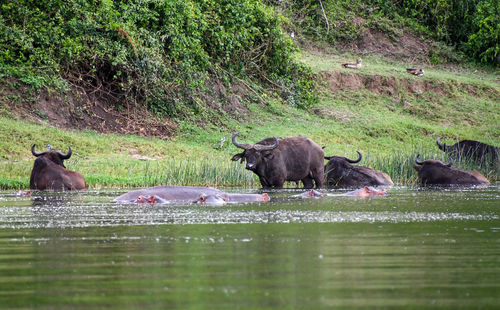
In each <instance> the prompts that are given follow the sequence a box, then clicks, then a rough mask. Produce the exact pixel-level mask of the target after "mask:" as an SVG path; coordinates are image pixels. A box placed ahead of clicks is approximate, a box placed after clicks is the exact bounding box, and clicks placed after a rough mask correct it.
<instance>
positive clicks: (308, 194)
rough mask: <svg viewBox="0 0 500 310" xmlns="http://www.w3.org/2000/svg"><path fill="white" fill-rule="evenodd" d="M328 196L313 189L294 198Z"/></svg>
mask: <svg viewBox="0 0 500 310" xmlns="http://www.w3.org/2000/svg"><path fill="white" fill-rule="evenodd" d="M325 196H326V194H324V193H320V192H318V191H317V190H314V189H311V190H310V191H307V192H303V193H301V194H298V195H294V197H302V198H317V197H325Z"/></svg>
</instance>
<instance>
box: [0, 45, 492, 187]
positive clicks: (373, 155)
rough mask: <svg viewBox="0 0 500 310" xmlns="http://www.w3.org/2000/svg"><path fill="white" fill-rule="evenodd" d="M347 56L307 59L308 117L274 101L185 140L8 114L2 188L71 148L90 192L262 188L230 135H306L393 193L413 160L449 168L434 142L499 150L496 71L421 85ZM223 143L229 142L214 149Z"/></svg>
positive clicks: (408, 177)
mask: <svg viewBox="0 0 500 310" xmlns="http://www.w3.org/2000/svg"><path fill="white" fill-rule="evenodd" d="M348 57H350V55H344V56H342V57H341V56H339V55H332V54H313V53H304V54H303V55H302V56H301V60H302V61H303V62H304V63H305V64H307V65H309V66H311V67H312V68H313V69H314V70H315V71H316V73H317V74H318V79H319V80H320V81H321V85H322V86H321V96H320V97H321V100H320V102H319V103H318V104H317V105H315V106H313V107H311V108H310V109H307V110H303V109H296V108H293V107H290V106H289V105H287V104H283V103H280V102H279V101H277V100H269V101H267V103H266V105H259V104H250V105H249V106H248V109H249V113H250V115H251V117H248V118H247V119H244V120H243V121H241V122H237V121H235V120H232V119H228V120H224V119H222V121H221V122H222V124H221V125H220V126H215V125H211V124H200V123H196V122H189V121H188V120H185V121H181V122H180V123H179V133H178V134H177V135H176V136H174V137H172V138H170V139H168V140H162V139H157V138H144V137H138V136H133V135H118V134H99V133H96V132H93V131H67V130H60V129H56V128H53V127H50V126H46V125H50V124H46V125H40V124H34V123H30V122H25V121H22V120H18V119H15V118H14V117H12V115H9V114H8V112H5V111H4V112H3V114H2V117H1V119H0V146H1V148H0V158H1V165H0V188H3V189H5V188H27V187H28V185H29V175H30V171H31V167H32V164H33V157H32V155H31V153H30V147H31V145H32V144H33V143H35V144H37V150H40V149H44V148H45V145H46V144H47V143H50V144H51V145H53V146H54V147H56V148H58V149H62V150H63V151H66V150H67V147H68V146H69V145H71V147H72V149H73V156H72V158H71V159H70V160H68V161H67V163H66V165H67V167H68V169H72V170H78V171H80V172H82V173H83V175H84V176H85V178H86V180H87V182H88V183H89V185H90V186H91V187H94V188H95V187H97V188H98V187H103V186H105V187H108V186H120V187H122V186H127V187H129V186H152V185H157V184H179V185H180V184H183V185H206V184H208V185H216V186H247V187H258V186H260V185H259V182H258V179H257V178H256V177H255V175H253V174H252V173H250V172H248V171H246V170H245V169H244V165H241V164H239V163H237V162H231V161H230V158H231V156H232V154H234V153H237V152H239V150H238V149H237V148H236V147H234V146H233V145H232V144H231V142H230V140H231V134H232V133H233V132H234V131H239V132H240V133H241V134H240V137H239V140H240V141H244V142H248V143H251V142H257V141H258V140H260V139H262V138H265V137H269V136H278V137H286V136H295V135H304V136H308V137H310V138H312V139H313V140H314V141H316V142H317V143H318V144H320V145H322V146H325V154H327V155H342V156H347V157H351V158H356V157H357V154H356V152H355V151H356V150H359V151H361V152H362V153H363V156H364V159H363V161H362V162H361V164H363V165H365V166H368V167H372V168H375V169H379V170H382V171H385V172H387V173H388V174H389V175H390V176H391V177H392V178H393V180H394V181H395V183H397V184H415V182H416V175H415V173H414V171H413V168H412V166H413V162H414V159H415V156H416V154H417V153H420V154H422V158H436V159H443V160H446V158H445V157H444V156H443V153H442V152H441V151H439V150H438V149H437V147H436V145H435V140H436V138H437V137H438V136H445V137H446V138H445V141H446V142H447V143H450V144H451V143H454V142H455V140H456V139H474V140H479V141H483V142H485V143H489V144H493V145H497V146H498V145H500V127H499V126H498V124H499V120H500V117H499V116H500V109H499V102H500V96H499V90H500V88H499V84H498V76H497V75H496V74H495V72H487V71H481V72H477V71H472V70H470V69H466V68H461V69H457V68H455V69H452V70H450V69H443V68H429V69H426V75H425V76H424V77H421V78H418V79H417V78H414V77H413V76H409V75H407V74H405V73H404V64H402V63H397V62H391V61H389V60H386V59H383V58H376V57H372V58H367V59H366V60H365V63H366V65H365V67H364V68H363V69H362V70H359V71H355V72H353V71H345V70H342V68H340V66H339V65H338V63H339V62H340V61H341V60H342V59H345V58H348ZM427 72H428V73H427ZM349 81H351V82H349ZM370 83H371V84H370ZM377 83H378V84H377ZM333 84H335V85H340V87H333V86H332V85H333ZM370 85H372V86H370ZM412 87H416V88H415V89H413V88H412ZM9 116H10V117H9ZM222 137H225V138H226V142H225V143H224V144H223V146H222V148H217V147H218V146H219V140H220V139H221V138H222ZM141 159H143V160H141ZM144 159H147V160H144ZM458 166H462V167H467V168H469V167H470V168H476V169H479V170H480V171H481V172H482V173H483V174H485V175H486V176H487V177H488V178H489V179H490V180H492V181H493V180H498V179H500V177H499V171H496V170H494V169H486V168H483V167H473V166H470V165H468V164H467V163H458Z"/></svg>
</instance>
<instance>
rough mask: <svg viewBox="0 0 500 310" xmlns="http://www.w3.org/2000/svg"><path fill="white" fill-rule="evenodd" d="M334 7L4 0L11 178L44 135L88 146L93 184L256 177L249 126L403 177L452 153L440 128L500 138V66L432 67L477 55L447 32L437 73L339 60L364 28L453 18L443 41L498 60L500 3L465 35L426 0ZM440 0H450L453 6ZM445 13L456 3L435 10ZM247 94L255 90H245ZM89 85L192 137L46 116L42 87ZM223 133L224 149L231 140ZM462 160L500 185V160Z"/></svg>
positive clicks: (97, 94)
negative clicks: (77, 124)
mask: <svg viewBox="0 0 500 310" xmlns="http://www.w3.org/2000/svg"><path fill="white" fill-rule="evenodd" d="M403 2H405V3H406V2H408V1H403ZM322 3H323V8H324V9H325V13H326V16H327V18H328V20H329V22H330V23H331V24H330V29H329V31H328V32H327V28H326V27H325V19H324V18H323V13H322V10H321V7H320V4H319V1H291V0H290V1H280V2H276V1H253V0H245V1H241V0H238V1H237V0H226V1H207V0H196V1H188V2H186V1H179V0H170V1H153V0H151V1H133V2H128V1H110V0H107V1H94V2H88V1H70V2H68V1H58V0H50V1H28V0H17V1H11V2H9V3H4V4H2V5H1V6H0V30H1V31H0V77H2V81H1V82H0V90H2V92H0V188H27V187H28V184H29V175H30V171H31V167H32V164H33V157H32V155H31V153H30V147H31V145H32V144H33V143H35V144H36V145H37V149H38V150H41V149H44V148H45V145H46V144H47V143H50V144H51V145H53V146H54V147H55V148H57V149H62V150H66V149H67V147H68V146H69V145H70V146H71V147H72V148H73V151H74V153H73V156H72V158H71V159H70V160H68V161H67V164H66V165H67V167H68V168H69V169H72V170H78V171H80V172H82V174H83V175H84V176H85V178H86V180H87V182H88V183H89V185H90V186H91V187H101V186H151V185H156V184H183V185H206V184H209V185H220V186H252V187H257V186H259V182H258V180H257V178H256V177H255V175H253V174H252V173H251V172H248V171H246V170H245V169H244V165H241V164H239V163H237V162H231V161H230V158H231V156H232V155H233V154H235V153H236V152H239V150H238V149H237V148H236V147H234V146H233V145H232V144H231V142H230V138H231V135H232V133H233V132H235V131H238V132H240V133H241V135H240V138H239V139H240V140H241V141H245V142H248V143H254V142H257V141H259V140H261V139H263V138H265V137H270V136H278V137H286V136H295V135H303V136H308V137H310V138H312V139H313V140H314V141H316V142H317V143H318V144H319V145H322V146H325V147H326V148H325V153H326V154H327V155H341V156H347V157H353V156H356V152H355V151H356V150H359V151H361V152H362V153H363V157H364V160H363V161H362V163H361V164H363V165H365V166H368V167H371V168H375V169H379V170H382V171H385V172H387V173H388V174H389V175H390V176H391V177H392V178H393V180H394V181H395V183H397V184H415V182H416V177H415V173H414V171H413V168H412V165H413V162H414V159H415V156H416V154H421V155H422V158H435V159H443V160H446V158H445V157H444V155H443V153H442V152H441V151H439V150H438V149H437V147H436V145H435V139H436V138H437V137H438V136H444V137H445V140H446V141H447V142H448V143H452V142H453V141H456V140H461V139H473V140H479V141H482V142H485V143H488V144H492V145H496V146H499V145H500V127H499V126H498V124H499V123H500V109H499V102H500V95H499V94H500V87H499V83H498V81H499V79H498V70H497V69H496V68H494V67H480V68H478V67H477V66H474V64H465V65H460V66H459V65H449V64H448V65H442V66H441V65H439V66H438V65H434V66H431V65H429V64H430V63H434V64H440V63H441V62H442V60H443V59H445V60H459V59H463V56H461V55H460V54H458V53H456V52H455V51H453V50H452V49H450V48H449V46H447V45H446V44H445V43H443V42H438V43H436V44H435V45H433V46H436V47H438V48H436V49H433V53H434V54H432V55H426V57H429V58H428V59H427V61H425V62H424V63H427V64H428V65H427V66H425V75H424V76H423V77H419V78H417V77H414V76H411V75H409V74H407V73H406V72H405V68H406V67H407V65H408V60H407V59H406V60H404V59H403V60H401V59H399V58H397V59H393V58H387V57H386V58H384V57H382V56H380V55H377V54H375V53H372V52H371V51H367V52H366V53H365V54H366V55H364V56H363V67H362V69H360V70H355V71H349V70H344V69H343V68H341V66H340V65H339V64H340V63H342V62H343V61H346V60H353V59H355V58H356V56H357V55H355V54H354V53H349V52H344V53H339V52H338V50H337V49H336V47H335V43H338V42H349V41H352V40H357V39H359V36H360V35H361V34H362V33H363V31H362V30H365V29H376V30H377V31H380V32H382V33H384V35H386V36H388V37H390V38H391V37H396V36H398V35H400V34H401V33H402V32H403V31H406V30H403V29H408V28H412V31H414V32H415V33H416V35H418V36H425V35H428V34H430V33H432V32H435V31H436V29H437V28H433V27H440V29H441V30H442V31H440V32H438V37H440V38H441V39H443V40H445V41H446V42H448V43H451V44H453V45H456V46H457V47H458V48H459V49H460V50H463V51H464V52H467V51H468V50H467V49H468V48H471V51H472V50H473V51H474V53H472V52H470V51H469V52H468V53H469V54H470V55H472V56H474V57H477V59H481V60H483V61H484V62H490V61H491V59H492V58H491V57H492V55H493V57H496V55H497V54H498V50H495V48H497V49H498V41H497V42H496V43H495V44H496V47H495V46H493V47H494V49H493V54H492V50H491V49H490V48H491V47H492V46H491V41H489V40H490V39H491V38H494V36H495V31H494V29H496V28H492V30H491V31H490V30H488V29H489V28H488V27H489V26H488V25H491V18H495V15H494V13H495V11H494V10H493V8H495V3H494V2H492V3H491V5H490V2H488V1H477V3H476V2H474V3H472V2H471V3H472V4H473V5H474V8H472V7H471V6H469V9H468V11H466V12H468V13H467V14H469V13H471V12H475V13H474V14H473V16H472V15H471V16H469V15H470V14H469V15H467V16H468V19H467V22H469V21H470V22H471V23H476V24H477V25H478V28H474V27H472V26H470V25H468V24H467V25H465V24H464V25H463V26H464V27H462V28H460V29H458V28H457V29H456V31H460V34H458V33H457V34H451V33H450V31H452V30H453V29H452V27H451V26H452V25H453V24H454V23H456V22H452V21H456V19H457V16H461V15H456V14H465V13H464V12H465V11H460V12H458V11H457V12H452V13H453V14H451V13H447V14H448V15H446V18H444V17H443V18H444V19H441V17H439V16H437V17H439V18H437V17H436V18H437V20H434V22H435V23H436V24H432V20H431V19H429V20H427V19H426V20H422V22H421V23H419V17H418V16H420V15H418V14H417V12H420V11H422V12H424V11H425V10H424V9H428V6H425V7H424V6H422V7H420V6H418V5H417V2H415V5H413V6H411V5H408V11H404V12H403V11H402V9H401V7H400V5H401V4H400V3H399V2H397V3H396V2H394V3H393V2H382V1H369V2H365V1H358V0H350V1H347V2H339V1H333V0H332V1H328V0H324V1H322ZM411 3H413V2H411ZM425 3H427V2H425ZM464 3H465V2H464ZM146 4H147V5H146ZM472 4H471V5H472ZM439 5H443V7H447V6H446V5H448V2H447V1H444V2H440V4H439ZM375 7H378V9H376V10H374V11H371V12H370V9H373V8H375ZM419 10H420V11H419ZM441 11H443V12H445V11H446V10H438V11H425V14H427V15H429V14H434V13H436V12H437V13H439V12H441ZM429 12H431V13H429ZM432 12H434V13H432ZM437 13H436V14H437ZM422 14H423V13H422ZM471 14H472V13H471ZM427 15H426V16H427ZM429 16H430V15H429ZM492 16H493V17H492ZM496 16H498V14H497V15H496ZM484 20H487V22H486V21H484ZM497 25H498V23H497ZM446 27H448V28H446ZM467 27H469V28H467ZM282 29H284V30H285V31H283V30H282ZM291 31H297V33H299V31H300V33H301V34H302V36H301V39H300V40H301V42H300V46H302V47H303V49H302V50H300V49H299V48H298V47H297V46H296V45H295V43H294V42H293V41H292V40H291V39H290V38H289V37H288V36H287V35H286V34H285V33H289V32H291ZM496 35H497V34H496ZM313 40H314V41H313ZM453 40H460V42H458V41H454V42H452V41H453ZM488 42H490V43H488ZM475 44H476V45H475ZM311 45H314V48H308V47H309V46H311ZM332 46H333V47H332ZM445 54H446V55H445ZM433 59H434V60H433ZM436 59H438V60H439V61H435V60H436ZM238 88H239V89H243V90H240V91H238V90H236V91H233V90H234V89H238ZM80 92H81V93H85V94H87V95H88V96H87V97H85V98H88V99H89V100H90V99H92V100H95V101H98V102H105V103H106V104H108V106H114V107H117V108H118V110H119V109H120V108H122V109H125V107H128V105H129V104H130V105H133V106H139V107H141V106H142V107H147V108H148V111H150V112H152V113H151V114H152V115H154V117H158V119H159V120H160V121H161V120H165V119H166V117H167V116H168V117H169V120H173V121H174V122H175V123H176V125H177V131H176V133H175V134H174V135H173V136H171V137H169V139H167V140H162V139H159V138H144V137H137V136H132V135H118V134H99V133H96V132H93V131H77V130H76V129H74V128H70V129H69V130H67V129H68V128H66V130H61V129H56V128H54V127H51V126H50V125H57V124H51V123H50V121H49V117H48V116H47V112H46V111H44V110H39V109H37V106H36V103H37V100H40V97H42V96H43V95H40V94H46V93H48V94H56V96H57V97H58V98H59V99H60V98H63V99H60V101H61V104H66V102H68V103H67V105H70V102H71V104H75V101H71V100H69V99H68V98H72V97H74V96H79V94H80ZM230 96H234V97H237V100H238V102H239V103H238V104H239V106H236V108H237V109H236V112H231V111H230V109H227V110H225V109H224V107H225V105H226V104H230V103H231V102H230V99H229V97H230ZM85 104H87V102H85ZM23 105H27V106H29V109H28V110H29V111H27V114H30V113H31V114H30V115H31V116H33V115H34V116H37V117H38V120H39V121H41V122H42V124H35V123H33V122H29V121H27V120H20V119H23V116H24V115H25V114H23V113H26V112H23V111H24V110H23V109H24V106H23ZM72 108H73V109H75V110H78V109H83V108H84V107H81V106H76V107H72ZM162 117H163V118H162ZM222 137H226V142H225V144H224V145H223V147H222V148H216V146H218V145H219V140H220V139H221V138H222ZM138 157H148V158H150V159H154V160H147V161H143V160H139V159H138ZM456 165H458V166H459V167H464V168H474V169H479V170H480V171H481V172H482V173H483V174H485V175H486V176H487V177H488V178H489V179H490V180H499V179H500V171H499V170H500V169H492V168H488V167H475V166H471V165H470V164H469V163H456Z"/></svg>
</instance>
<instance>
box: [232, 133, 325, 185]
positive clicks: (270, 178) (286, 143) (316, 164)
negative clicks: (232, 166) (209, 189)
mask: <svg viewBox="0 0 500 310" xmlns="http://www.w3.org/2000/svg"><path fill="white" fill-rule="evenodd" d="M237 135H238V133H235V134H234V135H233V138H232V140H233V144H234V145H235V146H236V147H239V148H240V149H243V150H244V151H243V152H242V153H239V154H236V155H234V156H233V157H232V159H231V160H233V161H236V160H240V161H241V162H243V161H244V160H246V162H247V164H246V169H248V170H250V171H253V172H254V173H255V174H256V175H258V176H259V180H260V184H261V185H262V187H264V188H269V187H275V188H282V187H283V184H284V183H285V181H302V183H303V184H304V187H305V188H313V187H314V183H316V188H320V187H322V186H323V177H324V168H323V156H324V153H323V149H322V148H321V147H320V146H319V145H317V144H316V143H314V142H313V141H312V140H311V139H309V138H306V137H290V138H282V139H278V138H276V137H273V138H266V139H264V140H262V141H259V142H257V143H256V144H243V143H238V142H237V141H236V136H237ZM313 180H314V183H313Z"/></svg>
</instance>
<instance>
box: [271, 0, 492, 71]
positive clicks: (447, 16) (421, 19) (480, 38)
mask: <svg viewBox="0 0 500 310" xmlns="http://www.w3.org/2000/svg"><path fill="white" fill-rule="evenodd" d="M266 2H267V3H268V4H272V5H275V6H276V7H279V8H280V9H281V10H282V11H283V12H284V14H285V15H287V16H290V20H291V21H292V22H291V25H290V28H296V29H299V30H300V32H302V33H303V34H306V35H309V36H312V37H314V38H316V39H320V40H325V41H327V42H329V43H331V44H335V43H338V42H345V41H346V40H347V41H350V40H356V39H358V38H359V36H360V34H361V33H363V31H364V29H365V27H370V28H377V29H379V30H381V31H383V32H384V33H386V34H388V35H389V37H392V36H393V35H394V34H397V33H398V32H399V31H400V29H401V27H402V26H406V27H411V28H414V29H415V30H418V31H419V32H425V33H427V34H431V35H432V36H434V37H435V38H436V39H438V40H442V41H443V42H444V43H446V44H448V45H451V46H455V47H457V48H458V49H459V50H461V51H464V52H466V53H467V54H468V55H469V56H470V57H473V58H475V59H477V60H479V61H481V62H483V63H493V62H495V61H496V62H497V63H498V60H496V59H497V57H498V55H499V53H498V52H499V49H500V47H499V44H500V43H499V42H500V1H497V0H458V1H457V0H440V1H435V0H398V1H396V0H393V1H386V0H369V1H360V0H349V1H340V0H321V1H320V0H282V1H273V0H268V1H266ZM325 16H326V18H325ZM361 19H362V20H363V22H360V20H361ZM327 21H328V24H327ZM442 54H444V55H448V56H450V57H446V58H447V59H448V60H451V61H453V60H455V59H458V58H459V57H458V58H457V57H453V56H451V55H449V53H448V52H447V51H443V53H442ZM430 56H431V57H433V56H434V55H430ZM433 62H435V61H433Z"/></svg>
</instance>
